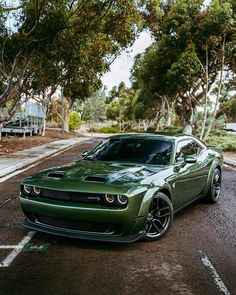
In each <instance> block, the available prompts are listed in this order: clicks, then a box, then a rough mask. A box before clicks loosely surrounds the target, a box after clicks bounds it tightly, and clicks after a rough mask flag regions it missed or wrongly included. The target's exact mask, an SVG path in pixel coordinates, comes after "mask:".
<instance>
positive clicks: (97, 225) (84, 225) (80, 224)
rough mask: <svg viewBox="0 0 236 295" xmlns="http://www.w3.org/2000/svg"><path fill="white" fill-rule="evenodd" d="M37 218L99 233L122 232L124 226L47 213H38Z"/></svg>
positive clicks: (64, 226)
mask: <svg viewBox="0 0 236 295" xmlns="http://www.w3.org/2000/svg"><path fill="white" fill-rule="evenodd" d="M35 217H36V219H37V221H38V222H40V223H43V224H46V225H51V226H56V227H60V228H66V229H74V230H79V231H87V232H97V233H115V234H120V233H121V232H122V226H121V225H120V224H109V223H105V222H91V221H81V220H71V219H61V218H56V217H51V216H46V215H41V214H40V215H39V214H37V215H36V216H35Z"/></svg>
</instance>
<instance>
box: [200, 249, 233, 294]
mask: <svg viewBox="0 0 236 295" xmlns="http://www.w3.org/2000/svg"><path fill="white" fill-rule="evenodd" d="M198 254H199V256H200V258H201V261H202V263H203V265H204V266H205V267H206V268H207V269H208V270H209V272H210V274H211V276H212V278H213V280H214V282H215V284H216V286H217V288H218V289H219V290H220V291H221V292H222V293H223V294H225V295H230V292H229V290H228V289H227V287H226V286H225V284H224V282H223V281H222V279H221V278H220V276H219V274H218V273H217V271H216V269H215V268H214V266H213V265H212V263H211V261H210V260H209V258H208V257H207V256H206V254H205V253H204V252H202V251H198Z"/></svg>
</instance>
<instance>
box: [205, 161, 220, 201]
mask: <svg viewBox="0 0 236 295" xmlns="http://www.w3.org/2000/svg"><path fill="white" fill-rule="evenodd" d="M217 167H221V165H220V163H219V161H218V160H217V159H215V160H214V161H213V163H212V165H211V168H210V169H209V173H208V177H207V183H206V186H205V189H204V191H203V195H204V196H205V195H206V194H207V192H208V190H209V189H210V186H211V179H212V175H213V173H214V171H215V169H216V168H217Z"/></svg>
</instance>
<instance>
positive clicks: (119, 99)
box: [106, 82, 135, 121]
mask: <svg viewBox="0 0 236 295" xmlns="http://www.w3.org/2000/svg"><path fill="white" fill-rule="evenodd" d="M109 95H110V94H109ZM134 97H135V91H134V90H133V89H132V88H127V87H126V86H125V84H124V82H121V83H120V85H119V86H118V89H117V91H116V97H114V99H113V100H111V102H110V103H109V104H108V105H107V110H106V116H107V119H109V120H115V121H129V120H132V119H133V109H132V101H133V99H134ZM107 101H109V99H107Z"/></svg>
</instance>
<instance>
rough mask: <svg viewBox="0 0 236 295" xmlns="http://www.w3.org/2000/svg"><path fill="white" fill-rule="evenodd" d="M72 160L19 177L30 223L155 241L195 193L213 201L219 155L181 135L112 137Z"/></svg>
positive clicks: (80, 234) (99, 236)
mask: <svg viewBox="0 0 236 295" xmlns="http://www.w3.org/2000/svg"><path fill="white" fill-rule="evenodd" d="M83 156H84V157H83V160H79V161H77V162H75V163H73V164H71V165H68V166H64V167H59V168H53V169H50V170H44V171H42V172H40V173H37V174H34V175H32V176H30V177H28V178H26V179H25V180H24V181H23V183H22V184H21V195H20V202H21V207H22V209H23V212H24V214H25V216H26V219H25V220H24V223H23V225H24V226H25V227H27V228H29V229H31V230H32V229H33V230H37V231H41V232H46V233H49V234H55V235H60V236H66V237H74V238H80V239H90V240H102V241H113V242H133V241H136V240H138V239H144V240H148V241H153V240H157V239H159V238H161V237H162V236H163V235H164V234H165V233H166V232H167V231H168V229H169V228H170V225H171V222H172V220H173V216H174V213H176V212H177V211H179V210H181V209H183V208H184V207H185V206H187V205H189V204H190V203H192V202H193V201H195V200H196V199H198V198H205V199H206V200H207V201H209V202H211V203H215V202H217V200H218V198H219V196H220V189H221V167H222V164H223V156H222V154H221V153H220V152H219V151H217V149H215V148H213V147H207V146H205V145H204V144H203V143H202V142H200V141H199V140H198V139H196V138H194V137H192V136H187V135H176V136H171V135H161V134H125V135H117V136H112V137H110V138H108V139H106V140H104V141H103V142H102V143H100V144H99V145H98V146H97V147H95V148H94V149H93V150H92V151H90V152H88V153H86V155H83Z"/></svg>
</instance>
